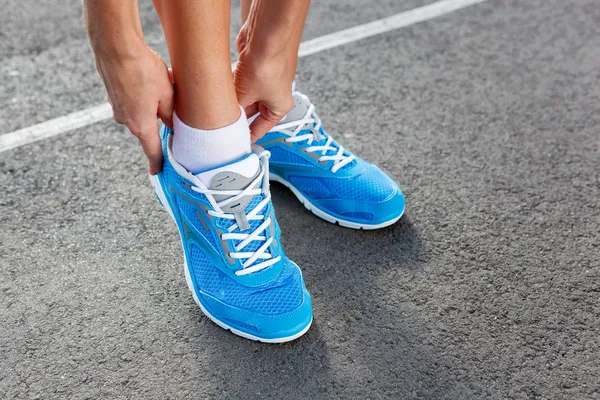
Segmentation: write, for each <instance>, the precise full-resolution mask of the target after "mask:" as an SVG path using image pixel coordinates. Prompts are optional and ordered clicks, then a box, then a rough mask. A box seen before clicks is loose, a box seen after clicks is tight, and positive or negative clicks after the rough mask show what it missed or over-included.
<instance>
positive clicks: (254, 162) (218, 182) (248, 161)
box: [196, 153, 260, 190]
mask: <svg viewBox="0 0 600 400" xmlns="http://www.w3.org/2000/svg"><path fill="white" fill-rule="evenodd" d="M259 173H260V161H259V159H258V155H256V154H255V153H250V154H249V155H247V156H245V157H244V158H241V159H239V160H237V161H234V162H233V163H231V164H227V165H223V166H221V167H217V168H213V169H209V170H208V171H204V172H201V173H199V174H197V175H196V178H198V179H200V181H202V183H204V184H205V185H206V187H207V188H209V189H214V190H242V189H245V188H246V187H247V186H248V185H249V184H250V182H252V181H253V180H254V179H255V178H256V176H257V175H258V174H259Z"/></svg>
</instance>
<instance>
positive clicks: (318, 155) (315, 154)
mask: <svg viewBox="0 0 600 400" xmlns="http://www.w3.org/2000/svg"><path fill="white" fill-rule="evenodd" d="M310 129H311V130H312V131H314V129H312V128H310ZM315 132H316V131H315ZM285 139H286V138H284V137H279V138H277V139H273V140H270V141H268V142H265V143H263V144H262V146H264V147H267V146H269V145H272V144H274V143H281V144H283V145H284V146H287V147H289V148H291V149H293V150H294V151H295V150H296V148H295V147H294V145H293V143H290V142H286V141H285ZM309 147H310V145H306V146H304V147H300V148H298V150H300V151H302V152H303V153H304V154H306V155H307V156H309V157H310V158H312V159H313V160H315V161H316V162H318V163H319V164H321V165H322V166H324V167H326V166H327V165H329V162H328V161H319V158H321V156H322V154H321V153H318V152H315V151H312V152H310V153H309V152H307V151H306V149H307V148H309Z"/></svg>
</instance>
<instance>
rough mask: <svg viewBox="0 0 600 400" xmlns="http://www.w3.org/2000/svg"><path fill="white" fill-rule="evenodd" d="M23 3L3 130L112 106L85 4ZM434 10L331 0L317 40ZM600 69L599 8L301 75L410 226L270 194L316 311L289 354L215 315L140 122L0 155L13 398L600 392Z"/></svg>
mask: <svg viewBox="0 0 600 400" xmlns="http://www.w3.org/2000/svg"><path fill="white" fill-rule="evenodd" d="M6 1H7V2H8V5H7V6H6V7H3V12H2V14H1V15H0V60H2V63H1V65H0V76H3V77H5V79H4V80H2V81H1V83H0V93H2V94H3V96H1V97H0V133H5V132H10V131H12V130H14V129H18V128H21V127H26V126H29V125H31V124H33V123H37V122H41V121H44V120H46V119H48V118H52V117H56V116H60V115H64V114H66V113H69V112H72V111H76V110H78V109H81V108H84V107H86V106H90V105H95V104H97V103H99V102H101V101H103V99H104V93H103V92H102V87H101V83H100V81H99V79H98V78H97V77H96V76H95V71H94V70H93V63H92V60H91V53H90V51H89V48H88V46H87V44H86V42H85V36H84V31H83V29H82V28H81V26H80V24H79V20H77V21H75V19H76V18H78V15H79V11H78V9H77V7H78V6H77V4H78V2H77V1H47V0H46V1H36V2H34V1H21V2H17V1H16V0H6ZM317 3H318V4H317ZM397 3H402V4H397ZM425 3H427V2H424V1H406V2H395V1H383V0H381V1H380V0H378V1H372V2H370V5H369V7H364V6H363V4H364V3H363V2H359V1H357V0H352V1H346V2H340V1H337V2H336V1H334V0H326V1H321V2H315V5H314V7H313V9H312V11H311V14H310V17H309V22H308V29H307V32H306V35H305V36H306V38H311V37H316V36H319V35H322V34H325V33H329V32H333V31H337V30H339V29H342V28H346V27H350V26H353V25H356V24H360V23H364V22H367V21H370V20H373V19H377V18H380V17H382V16H385V15H389V14H392V13H395V12H399V11H402V10H405V9H410V8H413V7H416V6H419V5H423V4H425ZM21 8H22V9H21ZM4 10H6V11H4ZM234 13H237V11H236V10H235V7H234ZM142 14H143V15H144V21H145V30H146V31H147V34H148V35H149V36H150V37H152V38H156V42H155V43H156V44H155V47H156V48H157V49H158V51H159V52H161V53H162V54H164V51H165V49H164V44H163V43H162V42H161V41H160V34H159V33H160V27H159V25H158V23H157V21H156V18H155V17H154V16H153V15H152V13H151V7H150V4H149V3H148V2H145V3H144V4H142ZM337 16H339V18H337ZM234 25H235V24H234ZM237 26H239V25H235V26H234V27H233V29H235V28H236V27H237ZM232 57H233V55H232ZM599 65H600V7H598V4H597V2H596V1H595V0H527V1H525V0H491V1H489V2H485V3H482V4H480V5H477V6H473V7H469V8H467V9H465V10H462V11H459V12H456V13H453V14H449V15H446V16H444V17H442V18H439V19H435V20H431V21H427V22H424V23H421V24H418V25H414V26H410V27H407V28H403V29H400V30H397V31H394V32H390V33H387V34H384V35H380V36H376V37H372V38H369V39H365V40H362V41H360V42H357V43H352V44H348V45H345V46H343V47H339V48H336V49H331V50H328V51H325V52H322V53H318V54H315V55H312V56H309V57H307V58H304V59H302V61H301V62H300V65H299V71H298V83H299V88H300V89H301V90H303V91H304V92H306V93H307V94H308V95H309V96H310V97H311V98H312V99H313V101H314V102H315V103H316V104H317V107H318V108H317V111H318V112H319V115H320V116H321V117H322V118H323V120H324V123H325V127H326V128H327V129H328V131H329V132H330V133H332V134H333V135H334V136H336V137H337V138H338V139H339V140H340V141H341V142H343V144H344V145H346V146H347V147H349V148H350V149H351V150H353V151H354V152H356V153H357V154H359V155H361V156H363V157H364V158H366V159H368V160H369V161H372V162H374V163H376V164H378V165H380V166H381V167H382V168H383V169H384V170H386V171H387V172H388V173H389V174H390V176H392V177H393V178H394V179H395V180H397V181H399V182H400V184H401V186H402V187H403V189H404V191H405V194H406V196H407V201H408V210H407V213H406V215H405V216H404V217H403V218H402V219H401V220H400V222H399V223H397V224H396V225H394V226H393V227H390V228H387V229H383V230H380V231H376V232H363V231H352V230H347V229H343V228H340V227H338V226H332V225H330V224H328V223H326V222H323V221H321V220H319V219H317V218H316V217H314V216H312V214H310V213H308V212H307V211H306V210H305V209H304V208H303V207H302V206H301V205H300V204H299V203H298V202H297V201H296V200H295V198H294V197H293V195H292V194H291V193H290V192H289V191H287V190H285V189H284V188H283V187H281V186H279V185H274V186H273V189H272V192H273V196H274V202H275V207H276V209H277V213H278V219H279V222H280V225H281V227H282V230H283V232H284V236H283V238H282V241H283V245H284V246H285V248H286V251H287V253H288V255H289V256H290V258H292V259H293V260H295V261H296V262H297V263H298V264H299V265H300V266H301V267H302V269H303V271H304V276H305V279H306V282H307V286H308V288H309V290H310V291H311V293H312V295H313V299H314V313H315V323H314V325H313V327H312V328H311V330H310V331H309V332H308V333H307V334H306V335H305V336H304V337H302V338H301V339H299V340H298V341H296V342H292V343H290V344H285V345H276V346H273V345H265V344H260V343H254V342H250V341H247V340H244V339H241V338H238V337H236V336H234V335H232V334H230V333H228V332H225V331H223V330H221V329H220V328H218V327H217V326H216V325H214V324H213V323H212V322H210V321H209V320H208V318H206V317H204V316H203V315H202V314H201V312H200V310H199V309H198V307H197V306H196V304H195V303H194V301H193V300H192V297H191V295H190V294H189V292H188V290H187V287H186V284H185V280H184V277H183V273H182V272H183V271H182V255H181V247H180V243H179V241H178V235H177V232H176V229H175V227H174V226H172V222H171V221H170V220H169V219H168V218H167V215H166V214H165V213H164V211H163V210H162V209H161V208H160V206H159V205H158V203H157V202H156V201H155V200H154V198H153V195H152V191H151V189H150V187H149V184H148V181H147V176H146V166H145V163H144V159H143V156H142V154H141V151H140V150H139V149H138V146H137V144H136V142H135V140H134V138H132V137H131V136H130V135H128V134H127V133H125V132H124V130H123V129H122V128H121V127H119V126H117V125H115V124H114V123H112V122H108V121H107V122H104V123H98V124H95V125H92V126H89V127H87V128H85V129H81V130H78V131H75V132H72V133H68V134H65V135H61V136H58V137H55V138H52V139H49V140H45V141H42V142H38V143H34V144H30V145H28V146H24V147H21V148H18V149H14V150H11V151H9V152H4V153H0V187H2V189H3V190H2V195H0V244H1V245H0V293H1V296H2V302H1V303H0V321H1V324H0V325H1V327H0V398H7V399H12V398H18V399H30V398H40V399H55V398H60V399H62V398H68V399H121V398H123V399H125V398H136V399H138V398H139V399H168V398H172V399H179V398H184V399H187V398H225V399H237V398H250V399H254V398H256V399H265V398H266V399H280V398H291V399H296V398H298V399H304V398H312V399H337V398H343V399H346V398H347V399H355V398H372V399H387V398H391V399H411V398H419V399H421V398H422V399H440V398H444V399H446V398H447V399H476V398H477V399H478V398H482V399H484V398H485V399H487V398H494V399H506V398H509V399H596V398H600V384H599V382H600V359H599V357H598V354H599V353H600V338H599V334H600V329H599V326H600V304H599V302H598V297H599V295H600V280H599V278H600V207H599V206H600V204H599V202H600V200H599V198H600V168H599V163H600V128H599V127H600V86H599V80H600V69H599ZM9 73H10V74H9Z"/></svg>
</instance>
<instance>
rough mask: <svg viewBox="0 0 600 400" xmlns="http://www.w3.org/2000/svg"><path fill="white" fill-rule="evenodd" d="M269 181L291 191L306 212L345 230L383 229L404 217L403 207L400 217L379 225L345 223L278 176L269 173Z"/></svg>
mask: <svg viewBox="0 0 600 400" xmlns="http://www.w3.org/2000/svg"><path fill="white" fill-rule="evenodd" d="M269 179H270V180H272V181H274V182H278V183H281V184H282V185H284V186H285V187H287V188H288V189H290V190H291V191H292V193H294V196H296V198H297V199H298V200H299V201H300V203H302V204H303V205H304V207H305V208H306V209H307V210H308V211H310V212H311V213H313V214H315V215H316V216H317V217H319V218H322V219H324V220H325V221H327V222H331V223H332V224H338V225H340V226H343V227H345V228H351V229H364V230H374V229H381V228H385V227H386V226H390V225H393V224H395V223H396V222H397V221H398V220H399V219H400V218H402V215H404V210H406V207H405V208H404V209H403V210H402V212H401V213H400V215H398V216H397V217H395V218H393V219H390V220H389V221H385V222H382V223H381V224H358V223H356V222H352V221H347V220H344V219H341V218H338V217H334V216H333V215H331V214H327V213H326V212H325V211H323V210H321V209H320V208H318V207H317V206H316V205H314V204H313V203H311V202H310V200H308V199H307V198H306V197H304V196H303V195H302V193H300V191H299V190H298V189H296V188H295V187H294V185H292V184H291V183H290V182H288V181H286V180H285V179H283V178H282V177H280V176H279V175H276V174H274V173H273V172H269Z"/></svg>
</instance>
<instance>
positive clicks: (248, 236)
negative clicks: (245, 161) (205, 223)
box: [192, 151, 281, 276]
mask: <svg viewBox="0 0 600 400" xmlns="http://www.w3.org/2000/svg"><path fill="white" fill-rule="evenodd" d="M269 155H270V153H269V152H267V151H263V152H261V153H260V154H259V155H258V156H259V157H260V158H261V160H262V158H263V157H267V158H268V157H269ZM261 164H262V165H263V167H262V168H261V172H260V174H259V175H258V176H257V177H256V179H254V181H252V183H250V184H249V185H248V186H247V187H246V189H242V190H212V189H206V188H200V187H196V186H192V190H194V191H196V192H198V193H202V194H203V195H205V196H207V197H208V198H209V199H210V200H211V203H213V207H214V209H215V210H214V211H213V210H209V211H208V214H209V215H212V216H213V217H215V218H224V219H231V220H235V215H234V214H233V213H227V212H224V211H223V210H222V207H225V206H227V205H228V204H231V203H233V202H235V201H238V200H240V199H241V198H243V197H244V196H256V195H259V194H264V195H265V198H264V199H263V200H262V201H261V202H260V203H258V204H257V205H256V207H254V208H253V209H252V211H250V212H249V213H248V214H247V215H246V218H247V219H248V221H261V220H264V222H263V223H262V224H260V225H259V226H258V227H257V228H256V229H254V231H252V232H251V233H243V232H239V233H238V232H233V231H234V230H236V229H237V228H238V224H237V223H234V224H233V225H231V226H230V227H229V228H227V233H223V234H222V235H221V239H223V240H230V239H231V240H240V242H239V243H238V244H237V245H236V246H235V251H231V252H229V256H230V257H231V258H233V259H241V260H245V261H243V262H242V267H243V269H241V270H239V271H236V272H235V274H236V275H237V276H242V275H247V274H251V273H253V272H256V271H260V270H262V269H264V268H267V267H269V266H271V265H273V264H275V263H277V262H278V261H279V260H281V256H277V257H273V255H272V254H271V253H268V252H267V250H268V249H269V246H270V245H271V243H273V240H274V238H273V237H270V238H268V239H267V236H266V235H265V234H264V231H265V230H266V229H267V228H268V227H269V226H270V225H271V216H270V215H269V216H268V217H266V218H265V216H264V215H263V214H260V212H261V211H262V210H263V209H264V208H265V207H266V206H267V204H269V200H271V193H270V192H269V188H268V181H269V171H268V164H267V163H266V162H262V163H261ZM265 178H266V179H265ZM261 182H263V187H262V188H260V184H261ZM213 195H225V196H232V197H229V198H228V199H226V200H223V201H220V202H216V201H214V197H213ZM255 240H258V241H262V242H264V243H263V244H262V245H261V246H260V247H259V248H258V249H257V250H256V251H253V252H252V251H243V250H244V248H245V247H246V246H247V245H249V244H250V243H251V242H253V241H255ZM258 259H264V260H265V261H263V262H260V263H258V264H256V265H252V264H253V263H254V262H255V261H256V260H258Z"/></svg>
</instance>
